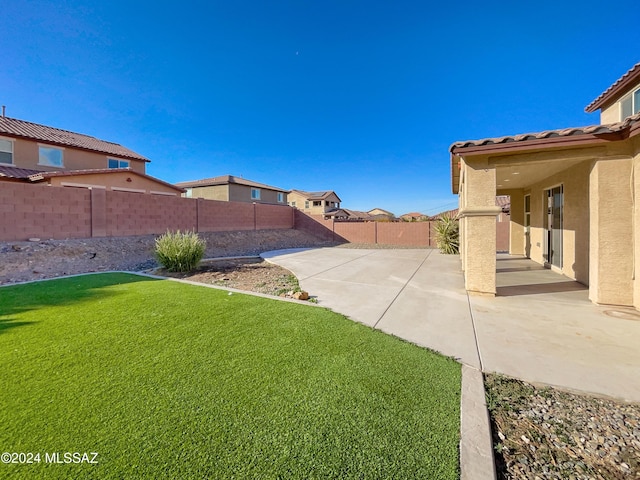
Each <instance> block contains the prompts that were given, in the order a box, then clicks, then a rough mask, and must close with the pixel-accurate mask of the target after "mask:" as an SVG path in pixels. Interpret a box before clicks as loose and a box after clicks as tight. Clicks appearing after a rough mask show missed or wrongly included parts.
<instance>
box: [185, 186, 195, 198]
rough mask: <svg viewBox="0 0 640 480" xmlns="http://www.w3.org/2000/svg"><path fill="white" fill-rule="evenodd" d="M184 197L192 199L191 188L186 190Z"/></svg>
mask: <svg viewBox="0 0 640 480" xmlns="http://www.w3.org/2000/svg"><path fill="white" fill-rule="evenodd" d="M184 196H185V197H186V198H192V196H193V188H187V190H186V192H184Z"/></svg>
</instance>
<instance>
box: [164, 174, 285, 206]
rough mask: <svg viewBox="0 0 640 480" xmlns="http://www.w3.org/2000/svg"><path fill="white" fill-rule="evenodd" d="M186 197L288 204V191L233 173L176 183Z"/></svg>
mask: <svg viewBox="0 0 640 480" xmlns="http://www.w3.org/2000/svg"><path fill="white" fill-rule="evenodd" d="M176 185H177V186H178V187H181V188H184V189H186V192H185V193H184V196H185V197H189V198H206V199H209V200H221V201H225V202H249V203H271V204H282V205H286V204H287V195H288V193H289V192H288V191H287V190H284V189H282V188H278V187H271V186H269V185H265V184H263V183H258V182H254V181H252V180H247V179H246V178H242V177H235V176H233V175H222V176H219V177H212V178H205V179H202V180H194V181H190V182H179V183H176Z"/></svg>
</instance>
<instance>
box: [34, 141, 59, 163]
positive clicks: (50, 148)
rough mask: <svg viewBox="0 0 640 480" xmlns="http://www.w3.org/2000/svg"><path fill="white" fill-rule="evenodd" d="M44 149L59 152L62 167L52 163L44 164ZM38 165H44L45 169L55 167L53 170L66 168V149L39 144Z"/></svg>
mask: <svg viewBox="0 0 640 480" xmlns="http://www.w3.org/2000/svg"><path fill="white" fill-rule="evenodd" d="M42 149H47V150H57V151H59V152H60V159H61V163H60V165H52V164H50V163H46V162H45V163H43V162H42ZM38 165H42V166H43V167H53V168H64V147H54V146H51V145H43V144H41V143H39V144H38Z"/></svg>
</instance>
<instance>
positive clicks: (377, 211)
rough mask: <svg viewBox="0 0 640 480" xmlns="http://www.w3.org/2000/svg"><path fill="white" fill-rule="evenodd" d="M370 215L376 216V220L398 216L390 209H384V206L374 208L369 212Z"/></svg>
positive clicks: (393, 218) (392, 218)
mask: <svg viewBox="0 0 640 480" xmlns="http://www.w3.org/2000/svg"><path fill="white" fill-rule="evenodd" d="M367 213H368V214H369V215H371V216H372V217H374V218H375V219H376V220H395V219H396V216H395V215H394V214H393V213H391V212H390V211H388V210H384V209H382V208H372V209H371V210H369V211H368V212H367Z"/></svg>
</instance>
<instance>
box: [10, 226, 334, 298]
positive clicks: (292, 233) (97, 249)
mask: <svg viewBox="0 0 640 480" xmlns="http://www.w3.org/2000/svg"><path fill="white" fill-rule="evenodd" d="M200 236H201V237H202V238H204V239H205V240H206V242H207V250H206V252H205V258H213V257H230V256H241V255H258V254H260V253H262V252H265V251H269V250H278V249H282V248H298V247H319V246H329V245H333V244H332V243H328V242H324V241H322V240H318V238H316V237H314V236H312V235H310V234H307V233H305V232H302V231H300V230H289V229H283V230H257V231H254V230H249V231H239V232H209V233H201V234H200ZM156 238H157V235H144V236H135V237H112V238H111V237H110V238H87V239H67V240H41V239H33V241H22V242H0V285H1V284H6V283H16V282H24V281H28V280H41V279H43V278H52V277H59V276H61V275H72V274H78V273H90V272H101V271H108V270H126V271H143V270H148V269H153V268H155V267H157V266H158V262H157V261H156V259H155V257H154V244H155V239H156Z"/></svg>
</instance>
